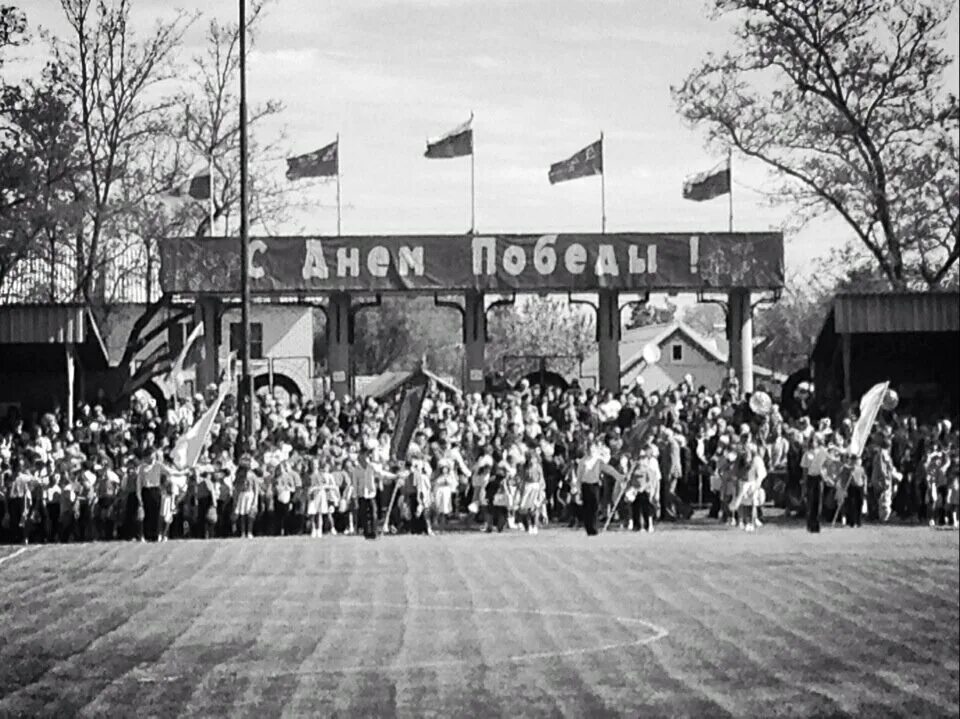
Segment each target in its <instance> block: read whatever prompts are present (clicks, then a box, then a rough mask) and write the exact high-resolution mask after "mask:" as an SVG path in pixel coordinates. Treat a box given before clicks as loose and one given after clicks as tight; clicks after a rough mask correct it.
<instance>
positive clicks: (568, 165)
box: [549, 139, 603, 185]
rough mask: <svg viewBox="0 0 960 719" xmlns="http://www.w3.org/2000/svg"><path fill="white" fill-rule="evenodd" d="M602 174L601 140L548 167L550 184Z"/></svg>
mask: <svg viewBox="0 0 960 719" xmlns="http://www.w3.org/2000/svg"><path fill="white" fill-rule="evenodd" d="M602 174H603V139H600V140H597V141H596V142H594V143H593V144H591V145H587V146H586V147H585V148H583V149H582V150H580V152H578V153H576V154H575V155H573V156H571V157H568V158H567V159H566V160H562V161H561V162H555V163H554V164H552V165H550V173H549V177H550V184H551V185H555V184H557V183H558V182H566V181H567V180H575V179H577V178H578V177H588V176H589V175H602Z"/></svg>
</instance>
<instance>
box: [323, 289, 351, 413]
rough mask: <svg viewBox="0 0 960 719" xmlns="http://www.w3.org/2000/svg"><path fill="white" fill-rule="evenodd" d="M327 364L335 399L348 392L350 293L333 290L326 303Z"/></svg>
mask: <svg viewBox="0 0 960 719" xmlns="http://www.w3.org/2000/svg"><path fill="white" fill-rule="evenodd" d="M327 364H328V367H329V369H330V386H331V389H332V390H333V392H334V394H335V395H336V396H337V399H342V398H343V397H346V396H347V395H349V394H350V385H351V381H350V380H351V378H350V374H351V373H350V295H349V294H347V293H346V292H335V293H334V294H332V295H330V301H329V302H328V303H327Z"/></svg>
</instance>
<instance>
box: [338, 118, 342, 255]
mask: <svg viewBox="0 0 960 719" xmlns="http://www.w3.org/2000/svg"><path fill="white" fill-rule="evenodd" d="M341 218H342V211H341V209H340V133H339V132H338V133H337V237H340V223H341Z"/></svg>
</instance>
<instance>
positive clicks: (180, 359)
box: [167, 322, 203, 392]
mask: <svg viewBox="0 0 960 719" xmlns="http://www.w3.org/2000/svg"><path fill="white" fill-rule="evenodd" d="M202 334H203V322H198V323H197V326H196V327H194V328H193V330H192V331H191V332H190V334H189V335H188V336H187V339H186V340H185V341H184V343H183V349H181V350H180V354H178V355H177V359H176V360H174V362H173V364H172V365H171V366H170V372H169V374H167V382H168V383H169V384H172V385H173V388H174V392H176V391H177V390H179V389H180V383H181V375H182V374H183V365H184V363H185V362H186V361H187V355H188V354H190V349H191V348H192V347H193V345H194V344H195V343H196V341H197V340H198V339H200V335H202Z"/></svg>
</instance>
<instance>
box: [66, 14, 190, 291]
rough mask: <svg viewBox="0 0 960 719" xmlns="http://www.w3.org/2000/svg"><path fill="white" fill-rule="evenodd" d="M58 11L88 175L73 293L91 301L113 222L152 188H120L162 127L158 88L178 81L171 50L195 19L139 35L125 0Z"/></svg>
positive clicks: (83, 183)
mask: <svg viewBox="0 0 960 719" xmlns="http://www.w3.org/2000/svg"><path fill="white" fill-rule="evenodd" d="M61 6H62V8H63V12H64V16H65V18H66V20H67V23H68V26H69V28H70V34H69V36H68V37H67V38H66V39H63V40H61V39H54V42H53V50H54V55H55V57H56V59H57V61H58V62H59V64H60V65H61V66H62V67H64V68H66V69H67V70H68V71H69V74H68V75H67V77H66V84H67V86H68V88H69V89H70V91H71V94H72V96H73V99H74V102H75V103H76V109H77V113H78V115H79V120H80V128H81V152H82V154H83V158H84V170H85V172H84V173H83V177H82V178H81V180H80V182H78V186H77V190H76V191H77V194H78V196H79V197H81V198H82V199H83V200H84V201H85V202H86V205H87V217H86V218H85V222H84V223H83V224H82V225H81V226H80V227H79V228H78V229H77V233H76V238H75V262H76V268H77V283H76V285H77V286H76V291H75V294H76V298H77V299H80V300H83V301H85V302H87V303H88V304H93V303H94V301H95V300H96V299H99V301H100V302H102V301H103V299H104V298H103V297H102V296H101V297H100V298H95V297H94V293H93V287H94V281H95V280H97V279H101V280H102V279H103V273H102V271H101V270H102V269H103V268H104V267H105V266H106V265H107V264H108V263H109V262H110V260H111V257H112V255H113V254H115V253H116V252H119V251H120V250H119V248H117V247H116V238H117V232H116V229H117V224H118V218H120V217H122V215H123V213H124V212H126V211H128V210H129V208H130V204H129V203H130V201H131V195H134V197H133V201H134V202H136V201H137V200H138V199H140V198H142V197H145V196H147V195H149V194H150V193H151V192H153V191H154V189H155V188H153V187H150V186H146V187H140V188H139V190H137V189H136V188H134V187H133V186H132V184H131V185H128V186H127V188H126V190H127V192H126V193H124V192H122V185H123V184H124V182H129V181H130V180H131V178H132V172H131V171H132V168H133V166H134V165H135V164H136V163H137V153H136V150H137V148H139V147H141V146H142V145H143V144H144V143H145V142H147V141H148V140H149V139H150V138H151V137H154V136H156V135H157V134H159V133H161V132H163V131H164V130H165V129H166V128H165V125H164V120H165V113H166V111H167V110H169V108H170V107H171V106H172V102H173V101H172V99H171V96H170V95H167V94H164V92H163V85H164V83H165V82H166V81H168V80H171V79H173V78H175V77H176V76H177V75H176V67H175V64H174V56H175V54H176V52H175V51H176V50H177V49H178V48H179V47H180V43H181V40H182V37H183V33H184V32H185V30H186V29H187V27H188V26H189V25H190V23H191V22H192V20H193V16H189V15H186V14H183V13H179V14H177V15H176V17H175V18H174V19H173V20H171V21H168V22H160V21H158V22H157V23H156V25H155V27H154V28H153V30H152V31H151V32H150V33H149V34H146V35H145V36H144V37H143V38H141V37H139V36H138V35H137V33H136V32H134V30H133V28H132V27H131V26H130V22H129V21H130V2H129V0H114V1H113V2H108V0H96V2H93V1H92V0H61ZM136 195H139V197H136ZM121 197H125V199H126V201H125V202H121V201H120V198H121ZM111 241H114V243H113V246H111V247H109V248H105V245H107V244H108V243H110V242H111ZM98 304H99V303H98Z"/></svg>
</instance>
